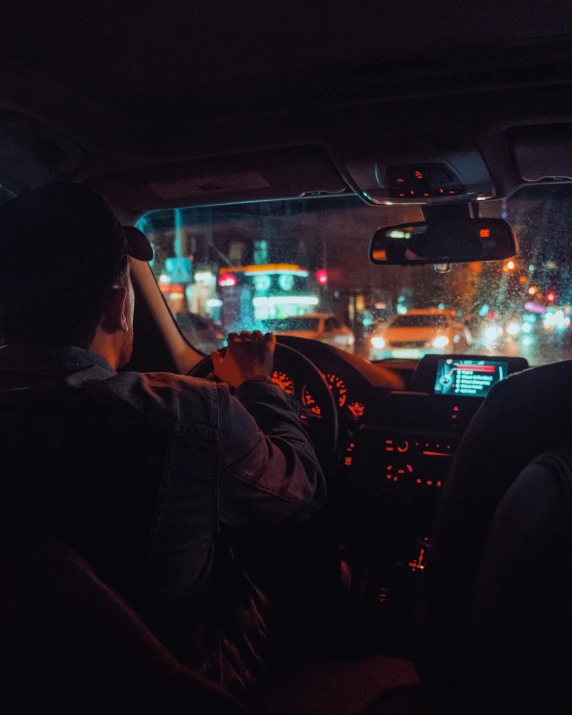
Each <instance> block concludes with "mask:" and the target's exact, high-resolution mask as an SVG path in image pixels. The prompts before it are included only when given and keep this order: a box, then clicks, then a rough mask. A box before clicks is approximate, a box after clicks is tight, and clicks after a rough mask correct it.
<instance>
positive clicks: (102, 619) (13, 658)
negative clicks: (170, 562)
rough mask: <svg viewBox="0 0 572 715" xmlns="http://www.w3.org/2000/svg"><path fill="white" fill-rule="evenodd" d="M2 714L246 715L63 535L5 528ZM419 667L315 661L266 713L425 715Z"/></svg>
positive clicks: (0, 544) (262, 708)
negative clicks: (180, 657)
mask: <svg viewBox="0 0 572 715" xmlns="http://www.w3.org/2000/svg"><path fill="white" fill-rule="evenodd" d="M0 563H2V589H1V597H0V606H1V608H0V633H1V634H2V647H1V648H0V668H1V672H2V687H1V688H0V711H1V712H6V713H10V715H19V714H20V713H22V715H23V714H24V713H26V714H27V713H42V715H56V713H57V714H58V715H68V714H70V715H71V714H72V713H73V714H74V715H77V714H80V713H81V715H84V714H85V715H92V713H93V715H95V714H96V713H97V714H98V715H101V713H106V714H109V715H111V714H113V715H116V714H122V715H123V714H127V713H129V714H131V713H133V715H135V714H137V715H146V714H149V715H151V714H153V715H159V713H160V714H161V715H178V714H179V713H186V714H189V713H196V714H197V715H227V714H228V715H234V714H235V713H243V712H245V710H244V708H243V707H242V706H241V705H240V704H239V703H237V702H236V701H235V700H234V699H233V698H231V697H229V696H228V695H226V694H225V693H224V692H223V691H221V690H220V689H219V688H217V687H216V685H213V684H212V683H209V682H207V681H205V680H204V679H202V678H200V677H198V676H196V675H195V674H193V673H192V672H190V671H189V670H188V669H187V668H185V667H183V666H182V665H181V664H180V663H178V662H177V661H176V660H175V659H174V658H173V657H172V656H171V655H170V654H169V653H168V651H167V650H166V649H165V648H164V647H163V645H162V644H161V643H160V642H159V641H158V640H157V639H156V638H155V637H154V636H153V634H152V633H151V632H150V631H149V630H148V629H147V628H146V627H145V625H144V624H143V623H142V622H141V621H140V620H139V618H138V617H137V616H136V615H135V614H134V613H133V611H132V610H131V609H130V608H129V607H128V606H127V605H126V604H125V603H124V602H123V601H122V600H121V599H120V598H119V597H118V596H117V595H116V594H115V593H114V592H113V591H112V590H111V589H110V588H108V587H107V586H106V585H105V584H104V583H102V582H101V581H100V580H99V579H98V578H97V577H96V575H95V574H94V573H93V571H92V570H91V569H90V567H89V566H88V565H87V564H86V563H85V562H84V561H83V560H82V559H81V558H80V557H79V556H78V555H77V554H75V553H74V552H73V551H71V550H70V549H69V548H67V547H66V546H65V545H64V544H62V543H61V542H60V541H58V540H57V539H56V538H54V537H52V536H51V535H48V534H46V533H44V532H41V531H37V530H34V529H31V528H29V527H26V526H23V525H21V524H16V523H13V522H9V521H0ZM418 683H419V681H418V679H417V676H416V673H415V670H414V668H413V666H412V664H410V663H407V662H406V661H400V660H398V659H395V658H384V657H378V658H368V659H364V660H359V661H353V662H349V661H348V662H346V663H340V662H337V663H336V662H332V663H325V662H322V663H312V664H303V665H301V666H300V667H299V668H298V669H297V670H295V671H293V672H292V673H291V674H290V676H289V677H287V678H286V680H285V681H284V683H282V684H281V685H280V687H279V688H278V689H277V690H275V691H273V692H272V693H270V694H269V696H268V697H266V698H265V699H264V701H263V702H261V703H260V704H259V706H258V708H257V711H256V712H257V713H258V714H259V715H270V713H272V715H286V713H296V714H298V715H303V714H304V713H308V715H309V713H313V714H316V715H321V714H322V713H323V714H324V715H335V714H336V713H340V715H341V714H342V713H343V715H354V713H355V715H357V714H358V713H359V714H360V715H361V714H362V713H363V715H374V714H375V713H380V714H382V715H421V714H422V713H425V710H424V707H423V701H422V695H421V692H420V686H419V684H418Z"/></svg>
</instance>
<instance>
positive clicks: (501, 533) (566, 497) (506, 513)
mask: <svg viewBox="0 0 572 715" xmlns="http://www.w3.org/2000/svg"><path fill="white" fill-rule="evenodd" d="M571 664H572V452H570V451H555V452H551V453H548V454H544V455H542V456H541V457H539V458H537V459H535V460H534V461H533V462H532V463H531V464H530V465H529V466H527V467H526V469H524V470H523V471H522V472H521V474H520V475H519V477H518V478H517V480H516V481H515V482H514V484H513V485H512V486H511V488H510V489H509V490H508V492H507V493H506V495H505V496H504V498H503V499H502V501H501V503H500V504H499V506H498V508H497V510H496V512H495V516H494V519H493V522H492V524H491V528H490V531H489V536H488V541H487V545H486V551H485V555H484V559H483V562H482V566H481V570H480V573H479V576H478V579H477V584H476V589H475V600H474V603H473V610H472V620H471V630H470V638H469V642H468V647H467V651H466V688H465V691H466V700H467V702H466V707H467V712H469V713H475V714H476V713H483V712H493V711H494V712H507V713H508V712H511V713H519V714H521V715H524V714H528V713H530V714H531V715H532V714H533V713H534V714H536V713H551V715H554V714H556V713H560V712H569V711H570V710H571V709H572V695H571V694H570V689H569V678H570V675H569V671H570V666H571Z"/></svg>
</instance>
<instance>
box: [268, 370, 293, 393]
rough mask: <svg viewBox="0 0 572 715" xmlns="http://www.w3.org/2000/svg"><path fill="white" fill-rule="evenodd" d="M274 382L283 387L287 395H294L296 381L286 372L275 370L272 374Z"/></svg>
mask: <svg viewBox="0 0 572 715" xmlns="http://www.w3.org/2000/svg"><path fill="white" fill-rule="evenodd" d="M272 382H273V383H274V384H276V385H278V387H281V388H282V389H283V390H284V392H285V393H286V394H287V395H293V394H294V380H292V378H291V377H290V375H288V373H286V372H281V371H280V370H274V372H273V373H272Z"/></svg>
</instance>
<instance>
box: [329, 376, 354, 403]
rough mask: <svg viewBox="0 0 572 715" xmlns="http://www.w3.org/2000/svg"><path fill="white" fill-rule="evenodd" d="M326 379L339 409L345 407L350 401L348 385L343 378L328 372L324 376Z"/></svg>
mask: <svg viewBox="0 0 572 715" xmlns="http://www.w3.org/2000/svg"><path fill="white" fill-rule="evenodd" d="M324 379H325V380H326V382H327V383H328V387H329V388H330V390H331V391H332V392H333V393H334V400H335V401H336V404H337V405H338V407H343V406H344V405H345V404H346V401H347V399H348V390H347V388H346V383H345V382H344V381H343V380H342V378H341V377H338V376H337V375H334V373H331V372H327V373H326V374H325V375H324Z"/></svg>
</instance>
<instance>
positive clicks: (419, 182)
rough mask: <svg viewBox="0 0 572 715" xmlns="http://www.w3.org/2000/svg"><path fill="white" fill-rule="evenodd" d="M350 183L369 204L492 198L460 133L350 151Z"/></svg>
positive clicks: (478, 160) (484, 173) (392, 138)
mask: <svg viewBox="0 0 572 715" xmlns="http://www.w3.org/2000/svg"><path fill="white" fill-rule="evenodd" d="M345 166H346V169H347V172H348V174H349V177H348V178H350V177H351V179H352V181H353V182H354V184H355V186H356V188H357V189H359V191H360V192H361V194H362V195H363V197H364V198H365V199H366V200H367V201H369V202H370V203H372V204H386V205H391V204H401V203H403V204H447V203H453V202H459V201H464V202H466V201H475V200H477V199H478V200H484V199H489V198H493V197H494V196H495V188H494V185H493V182H492V179H491V176H490V174H489V172H488V169H487V167H486V164H485V162H484V159H483V157H482V156H481V154H480V152H479V150H478V148H477V146H476V143H475V142H474V140H473V139H472V138H471V137H470V136H468V135H466V134H465V133H459V132H450V133H446V134H444V133H443V132H439V133H437V132H428V133H423V134H400V135H389V136H387V137H385V138H384V139H381V140H377V141H376V142H375V143H373V142H372V143H371V144H370V145H369V146H367V142H365V143H364V142H361V143H360V146H357V147H353V148H349V149H347V151H346V155H345Z"/></svg>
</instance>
